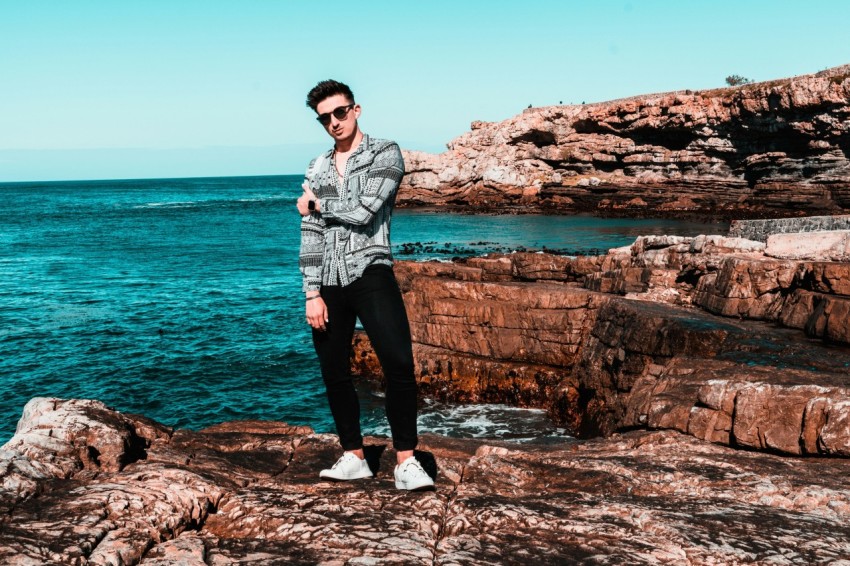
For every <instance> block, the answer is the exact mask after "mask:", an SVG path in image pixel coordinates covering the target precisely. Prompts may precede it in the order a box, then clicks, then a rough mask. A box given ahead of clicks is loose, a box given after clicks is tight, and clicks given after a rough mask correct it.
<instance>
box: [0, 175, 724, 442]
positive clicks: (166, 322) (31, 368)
mask: <svg viewBox="0 0 850 566" xmlns="http://www.w3.org/2000/svg"><path fill="white" fill-rule="evenodd" d="M300 182H301V177H299V176H274V177H240V178H204V179H172V180H169V179H158V180H139V181H96V182H64V183H14V184H0V278H2V282H3V283H2V286H0V391H2V392H3V395H2V396H0V442H3V441H5V440H7V439H8V438H9V437H10V436H11V435H12V434H13V433H14V429H15V424H16V422H17V419H18V418H19V417H20V414H21V409H22V407H23V405H24V404H25V403H26V402H27V401H28V400H29V399H31V398H32V397H34V396H58V397H77V398H97V399H100V400H102V401H104V402H105V403H107V404H108V405H111V406H114V407H116V408H117V409H119V410H121V411H125V412H133V413H140V414H144V415H146V416H149V417H152V418H154V419H157V420H159V421H161V422H163V423H166V424H169V425H173V426H178V427H190V428H199V427H203V426H207V425H210V424H213V423H216V422H221V421H225V420H233V419H248V418H259V419H274V420H282V421H286V422H290V423H293V424H307V425H310V426H312V427H314V428H315V429H317V430H319V431H324V432H330V431H332V422H331V420H330V417H329V414H328V410H327V404H326V400H325V396H324V391H323V388H322V385H321V378H320V376H319V373H318V368H317V364H316V361H315V354H314V352H313V350H312V345H311V343H310V338H309V332H308V327H307V326H306V323H304V319H303V302H302V300H301V297H302V295H301V292H300V276H299V273H298V258H297V253H298V238H299V230H298V219H299V217H298V216H297V213H296V212H295V208H294V200H295V198H296V197H297V195H298V194H299V191H300V189H299V185H300ZM723 229H724V227H720V226H711V225H701V224H690V223H682V222H676V221H653V220H623V219H598V218H584V217H554V216H462V215H446V214H434V213H417V212H409V211H398V212H397V214H396V216H395V218H394V221H393V226H392V230H393V242H394V244H395V248H396V251H397V252H398V253H399V258H400V259H422V258H425V257H447V256H452V255H464V254H469V253H473V252H483V251H488V250H496V249H507V248H516V247H521V246H524V247H526V248H535V249H541V248H543V247H546V248H551V249H562V250H573V251H587V250H592V249H606V248H608V247H614V246H620V245H624V244H627V243H630V242H631V241H633V239H634V237H635V236H636V235H638V234H640V233H676V234H684V235H688V234H698V233H707V232H708V233H717V232H718V231H721V230H723ZM415 243H419V244H421V245H413V244H415ZM361 399H362V402H363V405H364V428H365V430H366V432H369V433H379V434H380V433H386V432H387V428H386V425H385V422H384V419H383V409H382V399H381V397H380V394H377V393H374V392H370V391H362V392H361ZM470 410H474V411H477V412H476V413H475V415H470V413H469V411H470ZM421 428H422V430H425V431H428V430H430V431H436V432H442V433H451V434H455V435H458V436H499V437H503V438H540V437H551V436H557V435H559V434H560V433H561V431H558V430H557V429H556V428H555V427H554V426H553V425H552V424H551V423H550V422H548V421H547V420H546V419H545V416H544V415H543V414H542V413H541V412H540V411H513V410H506V409H505V408H503V407H498V406H484V407H478V408H477V409H475V408H473V409H470V408H459V407H454V408H453V407H448V406H445V405H440V404H438V403H433V402H427V403H425V405H424V406H423V410H422V418H421Z"/></svg>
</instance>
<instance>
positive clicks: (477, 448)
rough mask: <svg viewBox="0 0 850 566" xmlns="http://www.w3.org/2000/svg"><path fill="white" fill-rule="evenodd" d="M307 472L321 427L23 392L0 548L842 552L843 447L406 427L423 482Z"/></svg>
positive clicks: (179, 552) (354, 557) (323, 559)
mask: <svg viewBox="0 0 850 566" xmlns="http://www.w3.org/2000/svg"><path fill="white" fill-rule="evenodd" d="M367 444H368V446H369V453H370V459H371V462H370V463H371V465H372V466H373V469H375V470H376V471H377V477H376V478H375V479H374V480H362V481H359V482H354V483H350V484H334V483H327V482H319V481H317V470H318V469H320V468H321V467H323V466H326V465H327V464H329V463H331V462H332V461H333V460H334V458H335V456H336V455H337V450H338V449H337V446H336V442H335V439H334V438H333V437H331V436H329V435H321V434H314V433H313V432H312V431H311V430H310V429H308V428H306V427H295V426H288V425H286V424H283V423H275V422H256V421H252V422H234V423H224V424H221V425H217V426H214V427H211V428H208V429H205V430H201V431H189V430H176V431H175V430H172V429H170V428H168V427H165V426H162V425H160V424H158V423H155V422H152V421H150V420H148V419H145V418H143V417H139V416H134V415H124V414H120V413H118V412H116V411H114V410H111V409H109V408H108V407H106V406H104V405H103V404H102V403H100V402H98V401H90V400H61V399H47V398H37V399H33V400H32V401H31V402H30V403H29V404H28V405H27V406H26V408H25V409H24V414H23V417H22V418H21V421H20V423H19V425H18V430H17V433H16V434H15V436H14V437H13V438H12V439H11V440H10V441H9V442H8V443H7V444H6V445H5V446H4V447H3V449H2V452H0V477H2V491H0V505H2V508H3V513H2V518H0V563H3V564H10V565H14V564H18V565H24V564H26V565H33V564H61V565H83V564H98V565H106V564H109V565H123V564H143V565H146V566H152V565H157V566H160V565H162V566H165V565H175V564H180V565H186V566H196V565H197V566H201V565H205V566H211V565H236V564H239V565H249V564H250V565H276V564H280V565H282V564H427V565H433V564H612V565H614V564H617V565H619V564H730V565H734V564H767V563H769V564H816V563H818V564H826V563H829V564H850V562H848V561H847V560H846V557H848V556H850V460H846V459H842V458H832V459H814V458H808V459H791V458H785V457H780V456H776V455H772V454H764V453H757V452H750V451H741V450H734V449H731V448H729V447H726V446H722V445H718V444H711V443H708V442H704V441H701V440H698V439H696V438H694V437H691V436H687V435H684V434H681V433H678V432H675V431H670V430H666V431H633V432H629V433H626V434H622V435H614V436H612V437H610V438H605V439H596V440H592V441H583V442H572V443H571V442H565V443H563V444H559V445H550V446H534V445H512V444H508V443H493V442H488V443H483V442H480V441H475V440H456V439H449V438H442V437H434V436H425V437H424V438H423V441H422V443H421V446H420V454H419V456H420V458H421V459H422V460H423V461H424V462H425V463H426V467H427V468H428V469H429V472H430V473H432V474H433V475H434V476H435V477H436V481H437V489H436V491H435V492H427V493H404V492H399V491H398V490H396V489H395V488H394V487H393V485H392V480H391V472H392V466H391V461H392V455H391V454H389V451H388V453H385V454H382V452H383V448H384V447H385V446H386V445H387V444H388V441H387V440H386V439H382V438H369V439H367Z"/></svg>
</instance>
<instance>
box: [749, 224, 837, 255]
mask: <svg viewBox="0 0 850 566" xmlns="http://www.w3.org/2000/svg"><path fill="white" fill-rule="evenodd" d="M765 255H768V256H770V257H775V258H778V259H806V260H817V261H850V230H833V231H830V232H801V233H799V234H773V235H772V236H769V237H768V238H767V248H766V249H765Z"/></svg>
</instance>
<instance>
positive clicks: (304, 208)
mask: <svg viewBox="0 0 850 566" xmlns="http://www.w3.org/2000/svg"><path fill="white" fill-rule="evenodd" d="M301 188H302V189H304V194H302V195H301V196H300V197H298V202H297V203H296V206H297V207H298V214H300V215H301V216H307V215H308V214H310V213H311V212H319V199H317V198H316V195H315V194H313V191H311V190H310V184H309V183H307V181H304V182H303V183H302V184H301ZM311 200H312V201H316V208H315V210H310V209H309V208H308V203H309V202H310V201H311Z"/></svg>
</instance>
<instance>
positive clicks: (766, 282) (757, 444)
mask: <svg viewBox="0 0 850 566" xmlns="http://www.w3.org/2000/svg"><path fill="white" fill-rule="evenodd" d="M811 234H825V233H816V232H813V233H811ZM839 234H840V232H839ZM770 251H771V245H770V244H768V245H765V244H764V243H761V242H756V241H751V240H745V239H742V238H733V237H727V236H698V237H695V238H684V237H670V236H649V237H641V238H638V239H637V240H636V242H635V243H634V244H633V245H632V246H629V247H626V248H623V249H617V250H612V251H611V252H610V253H609V254H607V255H604V256H595V257H576V258H571V257H562V256H553V255H549V254H539V253H515V254H509V255H496V256H488V257H484V258H472V259H469V260H467V261H465V262H456V263H453V264H448V263H436V262H426V263H406V262H401V263H399V264H397V275H398V279H399V282H400V286H401V288H402V290H403V292H404V297H405V303H406V305H407V309H408V316H409V318H410V321H411V331H412V336H413V340H414V357H415V360H416V364H417V366H416V367H417V378H418V379H419V381H420V384H421V387H422V390H423V392H424V393H425V394H427V395H431V396H435V397H438V398H441V399H445V400H448V401H461V402H506V403H511V404H514V405H520V406H531V407H545V408H546V409H548V410H549V412H550V414H551V415H552V416H553V418H555V419H556V420H557V421H558V422H560V423H562V424H564V425H566V426H567V427H568V428H569V429H570V430H571V431H572V432H574V433H575V434H579V435H581V436H595V435H599V434H602V435H608V434H611V433H613V432H615V431H617V430H626V429H631V428H652V429H662V428H669V429H675V430H678V431H680V432H683V433H687V434H692V435H694V436H696V437H698V438H702V439H706V440H710V441H713V442H720V443H724V444H729V445H734V446H746V447H749V448H753V449H760V450H769V451H779V452H785V453H789V454H832V455H847V454H850V451H848V446H850V428H848V422H847V419H848V418H850V411H848V409H850V377H848V368H850V348H848V346H850V283H848V282H850V263H847V262H834V261H824V260H822V259H818V258H819V257H820V255H822V254H824V253H827V252H828V251H829V250H828V249H821V248H819V249H818V250H817V253H815V254H814V255H813V256H811V257H813V258H815V259H803V260H788V259H777V258H774V257H770V256H769V255H767V254H768V253H769V252H770ZM353 367H354V369H355V371H356V372H357V373H359V374H361V375H365V376H371V377H372V378H376V379H379V376H380V367H379V365H378V363H377V360H376V358H375V356H374V354H373V352H372V351H371V349H370V346H369V343H368V339H367V338H366V337H365V336H363V335H361V336H358V338H357V340H356V344H355V355H354V358H353Z"/></svg>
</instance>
